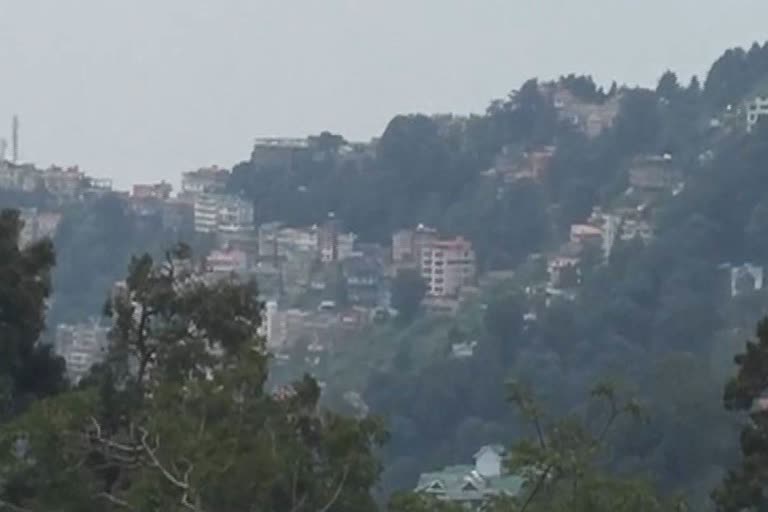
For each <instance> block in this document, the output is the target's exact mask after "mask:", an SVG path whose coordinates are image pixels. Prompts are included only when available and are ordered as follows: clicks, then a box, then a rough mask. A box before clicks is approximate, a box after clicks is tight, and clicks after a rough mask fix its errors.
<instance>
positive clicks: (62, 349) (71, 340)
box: [54, 321, 109, 383]
mask: <svg viewBox="0 0 768 512" xmlns="http://www.w3.org/2000/svg"><path fill="white" fill-rule="evenodd" d="M108 334H109V328H108V327H104V326H102V325H100V324H99V323H98V322H96V321H93V322H90V323H85V324H76V325H68V324H60V325H59V326H58V327H57V328H56V338H55V341H54V349H55V351H56V353H57V354H58V355H60V356H61V357H62V358H63V359H64V361H65V362H66V364H67V376H68V377H69V379H70V380H71V381H72V382H75V383H76V382H78V381H79V380H80V379H81V378H83V377H84V376H85V375H86V374H87V373H88V371H89V370H90V369H91V366H93V365H94V364H96V363H100V362H101V361H103V360H104V358H105V357H106V353H107V340H108V337H107V335H108Z"/></svg>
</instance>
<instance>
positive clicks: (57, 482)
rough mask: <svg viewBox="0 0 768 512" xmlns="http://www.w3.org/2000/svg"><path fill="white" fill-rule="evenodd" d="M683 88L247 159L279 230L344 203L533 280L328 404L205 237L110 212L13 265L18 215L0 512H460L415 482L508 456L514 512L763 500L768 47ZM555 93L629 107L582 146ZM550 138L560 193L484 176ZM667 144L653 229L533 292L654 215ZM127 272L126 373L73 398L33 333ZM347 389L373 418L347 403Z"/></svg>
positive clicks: (2, 410) (491, 110)
mask: <svg viewBox="0 0 768 512" xmlns="http://www.w3.org/2000/svg"><path fill="white" fill-rule="evenodd" d="M686 82H687V83H681V82H680V80H679V78H678V77H677V76H676V75H675V74H674V73H673V72H671V71H667V72H665V73H664V74H663V75H662V76H661V77H660V79H659V81H658V85H657V87H656V88H655V89H644V88H631V87H626V86H621V85H618V84H613V85H611V86H610V87H609V88H603V87H600V86H598V85H597V84H595V83H594V81H593V80H592V79H591V78H589V77H588V76H575V75H569V76H563V77H560V78H559V79H558V80H556V81H552V82H545V81H539V80H536V79H532V80H529V81H527V82H525V83H524V84H523V85H521V86H520V87H519V89H516V90H514V91H512V92H511V93H510V94H509V96H508V97H507V98H503V99H500V100H496V101H493V102H492V103H491V104H490V106H489V107H488V109H487V111H486V112H485V113H483V114H480V115H474V116H470V117H468V118H464V117H454V116H427V115H421V114H415V115H407V116H398V117H396V118H394V119H392V121H391V122H390V123H389V124H388V126H387V127H386V129H385V130H384V132H383V133H382V135H381V137H380V138H378V139H377V140H376V141H375V144H374V145H373V147H374V150H373V151H370V152H366V153H364V154H362V155H359V157H358V158H355V159H354V160H351V159H343V158H339V157H338V156H337V155H338V151H337V150H338V148H339V147H340V146H341V145H342V144H343V143H344V140H343V138H342V137H341V136H338V135H334V134H329V133H323V134H321V135H318V136H317V137H313V138H312V139H311V140H312V144H313V145H314V147H315V148H316V149H317V151H315V152H314V153H313V155H314V156H313V157H311V158H310V157H306V158H304V159H297V160H294V161H292V162H291V164H290V166H287V167H286V166H265V165H263V164H260V163H259V162H258V161H255V160H253V159H251V160H248V161H244V162H242V163H240V164H238V165H236V166H235V167H234V169H233V172H232V179H231V180H230V183H229V187H230V189H231V190H232V191H233V192H236V193H238V194H241V195H243V196H245V197H247V198H249V199H252V200H253V202H254V204H255V206H256V216H257V220H258V221H259V222H269V221H273V220H279V221H284V222H286V223H288V224H290V225H297V226H301V225H308V224H313V223H320V222H322V220H323V219H325V218H326V216H327V213H328V212H329V211H333V212H335V213H336V215H337V216H338V217H339V218H340V219H343V221H344V223H345V225H346V227H347V228H348V229H349V230H351V231H354V232H355V233H357V234H358V235H359V236H360V238H361V240H363V241H370V242H385V241H387V240H388V238H389V237H390V235H391V233H392V232H393V231H394V230H396V229H399V228H404V227H409V226H414V225H416V224H418V223H425V224H428V225H431V226H435V227H436V228H438V229H439V230H440V231H441V232H445V233H451V234H457V235H462V236H464V237H466V238H467V239H469V240H471V241H472V242H473V244H474V246H475V247H476V249H477V252H478V257H479V260H480V265H481V268H482V270H483V271H484V272H493V271H497V270H505V271H506V270H513V272H512V273H511V274H509V275H508V277H506V278H505V279H503V280H499V281H497V282H495V283H494V284H493V285H492V286H488V287H486V288H484V289H483V290H482V294H481V296H479V297H478V298H477V300H475V301H474V302H471V303H468V304H467V305H465V306H464V307H463V308H462V309H461V310H460V311H459V313H458V314H457V315H456V316H455V317H452V318H448V319H446V318H443V317H441V318H435V317H433V316H430V315H427V314H425V313H423V312H420V311H416V312H415V313H414V314H413V315H412V316H410V317H408V318H404V319H403V318H401V319H399V320H398V321H397V322H393V323H388V324H386V325H380V326H375V327H374V328H371V329H370V330H368V331H366V332H365V333H363V334H362V335H360V336H359V339H358V340H356V343H355V345H354V347H351V348H350V349H349V352H348V353H346V354H344V355H343V357H339V361H338V362H337V365H336V366H334V367H333V368H329V369H326V370H325V372H326V374H325V375H317V376H316V377H317V378H318V379H319V378H322V379H323V380H324V381H327V382H328V386H327V388H326V389H325V390H324V392H323V394H322V396H321V393H320V386H318V383H317V382H316V381H315V380H314V379H313V378H311V377H309V376H306V377H299V378H298V380H297V382H296V383H295V384H294V385H292V386H289V387H288V388H286V389H287V391H285V392H284V393H278V394H275V393H271V392H269V391H267V389H268V388H267V386H266V382H267V381H268V374H269V371H270V370H271V364H270V359H269V357H268V356H267V355H266V354H265V352H264V347H263V340H261V339H260V336H258V335H257V328H258V326H259V322H260V311H261V307H262V305H261V303H260V302H259V297H258V290H257V289H256V287H255V284H254V283H246V284H243V283H240V282H225V283H218V284H215V285H210V284H207V283H199V282H196V281H195V280H194V279H191V278H189V276H187V275H186V274H185V272H187V269H188V266H187V265H185V262H188V261H190V259H191V258H192V256H191V254H190V251H189V247H188V246H186V245H179V246H174V243H175V242H177V241H179V240H180V239H184V238H187V237H188V236H190V237H191V235H190V234H185V233H167V232H163V230H162V229H161V228H159V227H158V226H156V225H146V224H142V223H141V222H139V220H138V219H137V218H135V217H134V216H132V214H131V213H130V212H128V211H126V210H125V209H124V208H122V207H121V206H120V203H119V201H117V200H113V199H111V198H104V199H100V200H98V201H95V202H89V203H87V204H84V205H79V206H78V207H73V208H72V210H71V211H67V212H66V213H65V215H64V220H63V221H62V226H61V228H60V229H59V231H58V232H57V235H56V237H55V240H53V241H52V242H47V241H44V242H41V243H39V244H35V245H33V246H31V247H29V248H26V249H24V250H19V249H18V247H17V241H18V240H17V239H18V232H19V230H20V223H19V220H18V218H17V216H16V215H15V214H14V213H13V212H11V211H10V210H8V211H6V212H4V213H3V216H2V219H0V220H2V222H1V223H0V340H2V345H0V422H2V423H1V424H0V510H3V508H6V509H8V510H12V511H43V510H51V509H53V510H73V511H74V510H78V511H80V510H123V509H128V510H195V511H201V512H202V511H204V510H205V511H207V510H256V509H258V510H290V511H292V512H293V511H296V512H303V511H309V510H321V511H323V512H326V511H335V510H340V511H341V510H350V511H351V510H356V511H357V510H373V509H375V508H376V507H377V506H388V507H389V508H390V510H392V511H393V512H399V511H402V512H405V511H413V512H416V511H422V510H423V511H428V510H444V509H445V510H447V509H451V507H450V505H448V504H446V503H438V502H432V501H431V500H429V499H427V498H424V497H423V496H420V495H413V494H409V493H405V494H403V493H397V492H396V491H408V490H411V489H413V488H414V485H415V482H416V481H417V479H418V476H419V474H420V473H421V472H424V471H426V470H429V469H430V468H434V467H440V466H444V465H447V464H454V463H457V462H458V461H461V460H466V459H469V458H471V456H472V453H473V452H474V451H475V450H476V449H477V448H478V447H479V446H481V445H484V444H492V443H503V444H504V445H506V446H508V447H509V448H510V453H511V454H512V457H510V460H509V461H508V463H509V464H510V467H513V468H516V469H518V470H520V471H523V472H525V471H524V470H526V468H527V470H528V473H529V474H528V478H527V483H526V487H525V488H524V492H523V493H522V494H521V495H520V496H518V497H517V498H514V499H512V500H511V502H505V501H503V502H500V503H495V504H493V506H497V507H498V508H499V509H500V510H502V509H503V510H521V511H522V510H526V509H527V510H584V511H587V510H590V511H592V510H606V511H607V510H627V511H640V510H643V511H645V510H681V509H682V508H681V507H682V506H683V505H681V503H682V502H685V503H687V504H688V506H689V507H690V509H692V510H693V509H695V510H709V509H712V510H714V509H717V510H723V511H738V510H765V509H766V506H768V489H766V485H765V482H766V478H767V477H766V475H768V463H767V462H766V460H768V447H767V446H766V441H765V439H766V436H768V434H767V433H766V431H767V430H768V422H767V420H766V414H768V413H766V412H763V411H764V409H761V408H760V407H759V405H760V403H761V402H760V399H761V398H763V395H764V394H765V393H768V383H767V382H766V377H765V375H768V367H767V366H768V363H766V361H768V326H767V324H766V323H765V322H763V323H760V324H759V327H758V330H757V333H756V336H757V338H756V340H755V341H751V342H749V344H748V345H747V348H746V351H745V349H744V341H745V340H747V339H751V338H753V337H754V336H755V334H754V326H755V325H757V324H758V322H759V321H760V319H761V318H762V317H763V316H764V315H765V314H766V311H767V310H768V290H762V289H756V290H753V291H750V292H749V293H744V294H739V295H738V296H732V294H731V293H729V292H728V291H727V285H726V283H725V277H724V271H723V265H724V264H728V265H741V264H743V263H746V262H749V263H752V264H755V265H760V266H765V265H768V243H767V242H766V240H768V195H767V194H766V190H768V175H766V168H768V126H765V125H764V124H760V125H758V126H757V129H755V130H752V131H751V132H749V133H748V132H747V131H746V130H745V127H744V121H745V116H744V115H743V108H744V104H745V102H747V101H749V100H750V99H751V98H753V97H754V96H756V95H759V94H761V92H763V91H768V44H766V45H759V44H755V45H753V46H752V47H751V48H750V49H749V50H743V49H733V50H729V51H727V52H726V53H725V54H723V55H722V56H721V57H720V58H719V59H718V60H717V61H716V62H715V63H714V64H713V65H712V67H711V69H710V70H709V72H708V73H707V76H706V77H705V79H704V80H703V81H700V80H699V79H698V78H696V77H694V78H693V79H691V80H690V81H686ZM553 88H554V89H558V90H565V91H568V93H569V94H570V95H571V96H572V97H574V98H577V99H578V100H580V101H582V102H586V103H588V104H591V105H607V104H609V103H610V102H616V103H617V104H618V113H617V115H616V117H615V120H614V121H613V122H612V123H611V124H610V126H608V127H606V129H604V130H601V131H600V133H598V134H595V135H594V136H588V135H587V134H586V133H584V130H583V129H580V127H578V126H575V125H574V123H572V122H569V121H568V120H567V119H563V118H562V117H561V116H560V115H559V114H558V110H557V108H556V105H555V103H553V98H552V90H553ZM542 147H547V148H550V147H551V148H554V149H553V155H552V159H551V164H550V166H549V170H548V173H547V175H546V178H545V179H541V180H532V179H521V180H514V181H504V180H501V179H499V178H498V177H496V176H493V175H492V174H489V173H488V170H489V169H492V168H493V167H494V166H495V165H496V162H497V159H498V158H499V155H505V154H515V155H517V154H519V155H523V154H527V153H530V152H534V151H536V150H538V149H539V148H542ZM317 155H320V157H318V156H317ZM648 155H666V156H667V157H668V158H670V159H673V161H674V162H675V164H676V165H677V166H678V167H679V168H680V170H681V172H682V176H683V178H684V187H682V188H681V189H677V190H674V191H667V192H665V193H663V194H659V195H656V196H655V197H654V198H653V199H652V200H651V201H650V202H644V203H643V204H644V205H649V206H648V209H649V211H648V213H646V215H647V217H648V219H649V222H651V223H652V225H653V227H654V236H653V237H652V238H650V239H648V240H641V239H639V238H635V239H631V240H619V241H617V242H616V246H615V247H614V249H613V251H612V252H611V254H610V257H609V258H608V259H607V261H600V260H599V259H597V258H594V259H590V258H585V259H583V261H582V262H581V267H580V268H579V276H580V277H579V285H578V287H577V291H576V293H575V294H574V296H573V297H570V298H560V299H558V298H555V299H554V300H551V301H547V302H546V304H545V303H544V301H543V300H541V299H540V298H539V297H536V296H532V295H531V294H529V293H527V290H529V289H530V288H532V287H533V286H534V285H535V283H537V282H538V280H539V279H540V276H541V274H542V272H545V270H542V268H541V265H540V262H539V260H538V259H537V257H536V255H537V254H541V253H545V252H548V251H552V250H555V249H556V248H557V247H558V246H559V245H560V244H562V243H563V242H564V241H565V240H567V238H568V230H569V227H570V226H571V225H572V224H574V223H580V222H584V221H585V219H586V218H587V217H589V215H590V214H591V213H592V212H593V210H594V209H595V208H596V207H598V208H601V209H603V210H606V211H608V210H611V209H612V208H616V207H617V206H619V205H620V206H623V207H625V206H626V205H627V204H629V205H631V206H633V207H634V206H636V203H632V198H631V197H629V196H628V195H627V192H626V191H627V189H628V180H629V178H628V169H629V167H630V165H631V163H632V162H633V161H634V159H636V158H638V157H643V156H648ZM0 199H2V200H3V202H2V205H3V206H18V207H22V206H28V205H29V204H27V203H30V204H34V201H38V200H43V199H37V198H23V197H18V196H16V197H8V198H5V197H0ZM186 241H187V242H190V243H191V245H194V246H197V245H199V243H200V242H199V241H196V240H186ZM167 247H176V248H175V249H172V250H169V251H168V252H167V253H164V249H165V248H167ZM54 248H55V256H54ZM145 252H146V253H149V254H148V255H145V256H137V257H133V258H132V257H131V255H133V254H142V253H145ZM125 268H128V276H127V279H126V283H127V284H126V286H127V294H126V295H123V296H113V297H111V300H110V301H109V303H108V307H107V308H106V313H107V314H108V317H109V318H110V319H111V321H112V325H113V327H112V331H111V334H110V340H111V342H112V344H111V347H112V348H111V352H110V356H109V358H108V359H107V361H106V363H105V364H104V365H101V366H99V367H97V368H95V369H94V370H93V371H92V374H91V376H90V377H89V378H88V379H86V380H84V381H83V382H81V383H80V385H79V386H78V387H77V388H76V389H69V388H68V386H67V384H66V382H65V381H64V380H63V374H62V368H61V364H60V362H59V361H58V360H57V359H56V358H55V357H53V356H52V355H51V354H50V351H49V349H48V348H47V346H46V345H45V344H44V343H40V340H41V339H43V338H44V337H45V335H44V326H45V323H46V308H45V307H44V304H46V303H49V304H50V310H49V311H48V323H49V324H50V323H51V322H52V321H53V322H56V321H60V320H62V319H64V320H66V319H73V318H82V317H84V316H85V315H100V314H101V312H102V305H103V303H104V300H105V299H106V298H107V297H108V291H109V289H110V287H111V285H112V284H113V283H114V282H115V281H117V280H119V279H122V278H123V277H124V274H125ZM82 276H88V279H86V280H85V284H86V285H87V286H83V279H82ZM178 283H184V284H185V286H181V287H180V286H178ZM49 299H52V300H50V301H49ZM461 340H474V341H476V342H477V350H476V351H475V355H474V356H473V357H471V358H466V359H457V358H452V357H449V354H448V353H449V348H450V346H451V343H454V342H455V341H461ZM213 348H215V350H211V349H213ZM734 357H735V359H734ZM734 360H735V363H736V364H735V365H734ZM350 388H356V389H359V390H360V391H361V395H362V399H363V400H364V401H365V403H366V404H367V406H368V407H369V408H370V411H371V413H372V416H366V417H357V416H354V415H352V414H351V411H348V410H344V405H343V404H340V403H339V402H340V401H338V400H335V399H334V395H335V394H336V395H338V394H342V393H343V392H344V391H346V390H348V389H350ZM724 398H725V400H724ZM326 406H330V407H331V408H332V409H335V412H330V411H329V409H327V408H326ZM606 417H607V418H608V420H609V421H607V422H606V420H605V418H606ZM603 425H605V428H603ZM608 427H610V428H608ZM595 429H596V431H597V432H598V434H593V432H595ZM740 430H741V431H742V432H741V433H740ZM531 468H533V469H532V470H531ZM393 493H394V494H393ZM391 495H393V496H394V497H393V498H392V499H391V500H390V499H389V498H390V496H391ZM386 503H388V505H386ZM451 510H452V509H451Z"/></svg>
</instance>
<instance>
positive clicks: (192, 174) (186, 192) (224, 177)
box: [180, 165, 230, 200]
mask: <svg viewBox="0 0 768 512" xmlns="http://www.w3.org/2000/svg"><path fill="white" fill-rule="evenodd" d="M229 176H230V174H229V171H227V170H226V169H221V168H219V167H217V166H215V165H214V166H212V167H203V168H201V169H198V170H196V171H189V172H185V173H184V174H182V175H181V194H180V197H182V198H184V199H188V200H194V198H195V197H196V196H198V195H200V194H205V193H211V194H221V193H223V192H224V191H225V190H226V188H227V183H228V182H229Z"/></svg>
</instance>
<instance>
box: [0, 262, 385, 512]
mask: <svg viewBox="0 0 768 512" xmlns="http://www.w3.org/2000/svg"><path fill="white" fill-rule="evenodd" d="M107 312H108V313H109V314H110V315H111V316H112V317H113V320H114V327H113V329H112V332H111V338H112V339H111V343H112V348H111V352H110V355H109V358H108V360H107V362H106V363H105V364H104V365H103V366H102V367H100V368H98V369H97V370H95V371H94V372H93V375H92V376H91V377H90V378H89V379H88V380H86V382H85V384H84V385H83V386H81V389H79V390H78V391H76V392H72V393H69V394H66V395H62V396H59V397H56V398H53V399H50V400H45V401H41V402H38V403H36V404H35V405H34V406H33V407H32V408H31V409H30V410H29V412H28V413H27V414H25V415H24V416H22V417H21V418H19V419H18V420H17V421H15V422H13V423H12V424H10V425H8V426H7V427H5V428H4V429H2V430H1V431H0V458H4V460H0V473H2V474H0V505H3V504H6V505H7V508H10V509H11V510H29V511H44V510H61V511H73V512H74V511H89V510H99V511H104V510H109V511H111V510H136V511H142V512H143V511H183V510H186V511H194V512H207V511H216V512H219V511H247V510H285V511H291V512H310V511H312V512H317V511H320V512H328V511H330V510H331V509H332V510H334V511H359V510H362V511H365V510H370V509H373V508H374V503H373V500H372V498H371V494H370V489H371V487H372V485H373V484H374V483H375V482H376V480H377V478H378V475H379V470H380V468H379V464H378V462H377V460H376V458H375V457H374V454H373V450H374V448H375V446H376V445H377V444H379V443H381V442H383V440H384V432H383V430H382V428H381V426H380V424H379V423H378V422H377V421H375V420H373V419H370V418H365V419H360V420H358V419H352V418H347V417H342V416H338V415H335V414H331V413H328V412H324V411H321V410H319V408H318V400H319V397H320V391H319V387H318V385H317V384H316V383H315V381H313V380H312V379H311V378H309V377H306V378H305V379H304V380H302V381H300V382H297V383H296V384H295V385H293V386H292V387H290V388H287V389H284V390H282V391H281V392H279V393H269V392H267V391H266V390H265V381H266V378H267V362H268V355H267V354H266V352H265V348H264V341H263V339H262V337H261V336H260V335H259V333H258V330H259V327H260V324H261V312H262V304H261V302H260V301H259V300H258V298H257V290H256V287H255V284H254V283H250V282H248V283H239V282H233V281H215V282H211V281H209V280H207V279H205V278H202V277H199V276H196V275H195V274H194V272H193V265H192V260H191V256H190V254H189V251H188V249H187V248H185V247H179V248H177V249H176V250H174V251H170V252H169V253H168V254H167V255H166V259H165V260H164V261H161V262H155V261H154V260H153V259H152V258H151V257H149V256H147V255H145V256H142V257H140V258H134V260H133V261H132V263H131V265H130V270H129V275H128V278H127V279H126V286H125V288H124V289H123V290H122V291H120V292H118V293H115V294H114V295H113V297H112V299H111V300H110V302H109V304H108V307H107ZM0 509H2V506H0Z"/></svg>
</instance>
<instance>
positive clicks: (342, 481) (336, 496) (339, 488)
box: [319, 466, 349, 512]
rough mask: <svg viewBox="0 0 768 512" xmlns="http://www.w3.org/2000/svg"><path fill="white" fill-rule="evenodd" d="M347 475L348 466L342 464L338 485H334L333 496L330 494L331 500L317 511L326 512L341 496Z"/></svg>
mask: <svg viewBox="0 0 768 512" xmlns="http://www.w3.org/2000/svg"><path fill="white" fill-rule="evenodd" d="M348 475H349V466H344V471H343V472H342V475H341V479H340V480H339V485H337V486H336V491H334V493H333V496H331V500H330V501H329V502H328V503H326V504H325V506H324V507H323V508H321V509H320V510H319V512H328V510H329V509H330V508H331V507H332V506H333V504H334V503H336V501H337V500H338V499H339V496H341V491H342V489H344V484H345V483H346V482H347V476H348Z"/></svg>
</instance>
